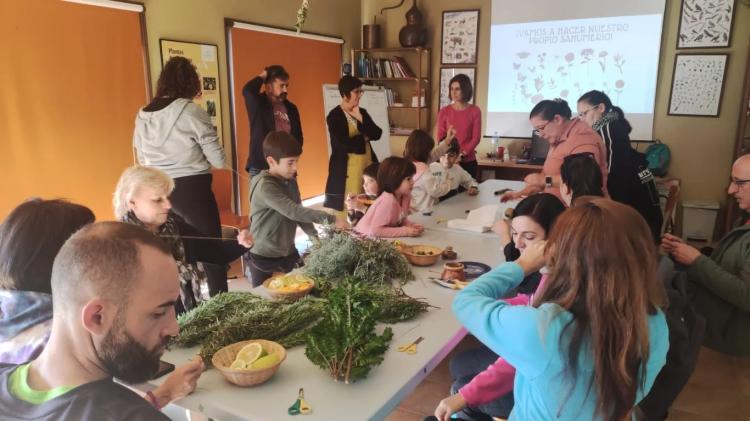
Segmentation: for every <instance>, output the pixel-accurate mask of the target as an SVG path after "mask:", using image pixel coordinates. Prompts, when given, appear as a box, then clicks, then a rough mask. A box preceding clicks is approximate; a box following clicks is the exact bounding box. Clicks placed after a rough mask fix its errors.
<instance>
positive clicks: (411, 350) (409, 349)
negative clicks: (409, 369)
mask: <svg viewBox="0 0 750 421" xmlns="http://www.w3.org/2000/svg"><path fill="white" fill-rule="evenodd" d="M423 340H424V338H423V337H421V336H420V337H418V338H417V340H416V341H414V342H412V343H410V344H408V345H402V346H400V347H398V352H405V353H407V354H409V355H414V354H416V353H417V345H418V344H419V343H420V342H422V341H423Z"/></svg>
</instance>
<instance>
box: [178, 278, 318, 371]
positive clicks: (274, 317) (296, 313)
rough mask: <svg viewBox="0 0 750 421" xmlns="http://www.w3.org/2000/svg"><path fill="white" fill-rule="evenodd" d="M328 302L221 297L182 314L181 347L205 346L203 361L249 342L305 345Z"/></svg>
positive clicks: (240, 294)
mask: <svg viewBox="0 0 750 421" xmlns="http://www.w3.org/2000/svg"><path fill="white" fill-rule="evenodd" d="M325 305H326V302H325V301H324V300H320V299H316V298H312V297H306V298H303V299H301V300H299V301H296V302H284V301H278V300H266V299H264V298H262V297H259V296H257V295H254V294H251V293H247V292H227V293H223V294H219V295H217V296H215V297H213V298H211V299H210V300H208V301H206V302H205V303H203V304H201V305H200V306H198V307H197V308H195V309H193V310H191V311H189V312H187V313H185V314H183V315H181V316H180V317H179V318H178V319H177V322H178V324H179V325H180V334H179V336H177V338H175V340H174V341H173V343H174V344H176V345H179V346H194V345H197V344H201V351H200V354H201V357H203V361H211V357H212V356H213V354H214V353H216V351H218V350H219V349H221V348H222V347H224V346H226V345H230V344H233V343H235V342H239V341H244V340H247V339H268V340H271V341H275V342H278V343H280V344H281V345H283V346H284V347H285V348H288V347H293V346H296V345H301V344H302V343H304V338H305V335H306V334H307V333H309V332H310V330H311V329H312V327H313V326H315V324H317V323H318V321H319V320H320V319H321V318H322V316H323V308H324V306H325Z"/></svg>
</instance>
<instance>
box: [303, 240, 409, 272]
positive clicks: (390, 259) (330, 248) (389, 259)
mask: <svg viewBox="0 0 750 421" xmlns="http://www.w3.org/2000/svg"><path fill="white" fill-rule="evenodd" d="M303 271H304V272H305V274H306V275H308V276H311V277H313V278H316V280H327V281H332V282H337V281H340V280H342V279H344V278H350V277H353V278H355V279H358V280H360V281H362V282H364V283H370V284H386V285H391V282H392V281H393V280H397V281H400V282H401V283H406V282H409V281H411V280H413V279H414V274H413V273H412V271H411V266H410V265H409V262H407V261H406V258H404V256H403V255H402V254H401V253H399V252H398V250H396V248H395V247H393V245H392V244H391V243H390V242H388V241H385V240H379V239H373V238H359V237H355V236H353V235H350V234H348V233H345V232H337V231H333V230H326V232H325V234H324V235H323V236H322V237H321V238H320V240H318V241H317V242H316V243H315V244H313V246H312V247H311V249H310V254H309V256H307V258H306V259H305V266H304V268H303Z"/></svg>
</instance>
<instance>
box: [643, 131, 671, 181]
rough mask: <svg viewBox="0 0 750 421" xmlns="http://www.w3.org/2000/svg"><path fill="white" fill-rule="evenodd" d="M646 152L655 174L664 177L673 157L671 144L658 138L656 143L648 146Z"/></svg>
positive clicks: (649, 164) (647, 159) (650, 166)
mask: <svg viewBox="0 0 750 421" xmlns="http://www.w3.org/2000/svg"><path fill="white" fill-rule="evenodd" d="M645 154H646V161H648V169H650V170H651V172H652V173H653V174H654V175H655V176H657V177H664V176H665V175H667V168H669V160H670V158H671V153H670V152H669V146H667V145H665V144H663V143H661V142H660V141H659V140H657V141H656V143H654V144H652V145H649V147H648V148H646V152H645Z"/></svg>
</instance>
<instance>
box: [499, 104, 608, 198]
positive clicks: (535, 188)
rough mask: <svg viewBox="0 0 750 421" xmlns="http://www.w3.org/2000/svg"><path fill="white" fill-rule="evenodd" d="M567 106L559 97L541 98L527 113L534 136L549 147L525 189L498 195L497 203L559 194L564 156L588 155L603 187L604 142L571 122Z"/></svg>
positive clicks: (580, 125)
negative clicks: (542, 140) (543, 193)
mask: <svg viewBox="0 0 750 421" xmlns="http://www.w3.org/2000/svg"><path fill="white" fill-rule="evenodd" d="M571 116H572V112H571V110H570V107H569V106H568V103H567V102H566V101H565V100H563V99H560V98H556V99H554V100H549V99H545V100H543V101H540V102H539V103H538V104H536V105H535V106H534V108H533V109H532V110H531V113H529V122H531V125H532V127H534V132H535V133H536V134H537V136H539V137H541V138H542V139H544V140H546V141H547V142H549V144H550V148H549V152H547V158H546V160H545V161H544V166H543V167H542V172H540V173H534V174H529V175H527V176H526V178H525V179H524V182H525V183H526V186H525V187H524V188H523V189H522V190H519V191H510V192H507V193H505V194H503V195H502V196H500V201H501V202H506V201H508V200H518V199H520V198H522V197H526V196H530V195H532V194H535V193H539V192H541V191H546V192H547V193H552V194H554V195H555V196H557V197H560V198H561V197H562V196H561V195H560V167H561V166H562V163H563V160H564V159H565V157H566V156H568V155H573V154H577V153H585V152H587V153H590V154H591V155H592V156H593V158H594V160H596V162H597V164H599V168H601V170H602V180H603V183H604V184H603V187H605V186H606V185H607V165H606V162H605V158H606V151H605V150H604V143H603V142H602V140H601V138H600V137H599V135H598V134H596V132H595V131H594V130H592V129H591V127H589V126H588V125H587V124H586V123H584V122H583V121H581V120H580V119H577V118H576V119H571Z"/></svg>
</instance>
